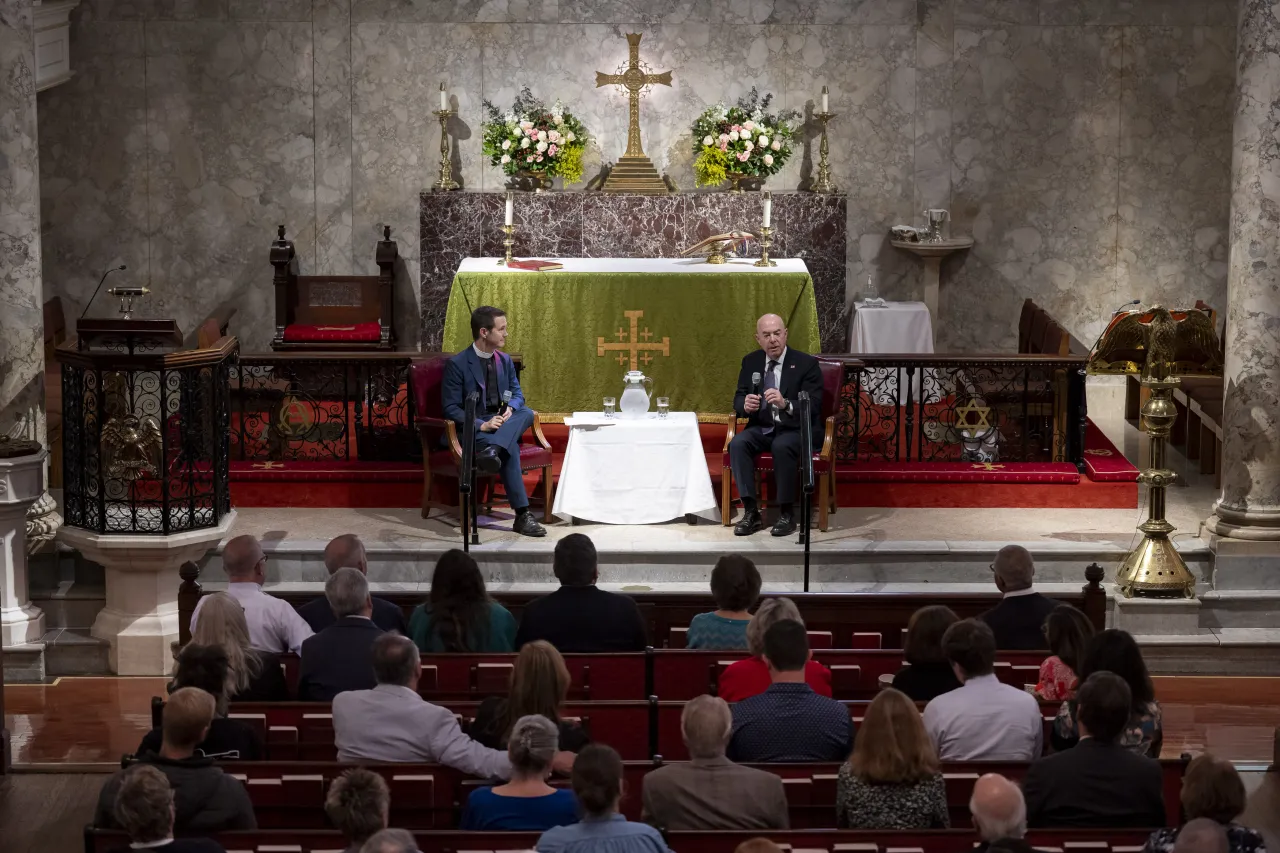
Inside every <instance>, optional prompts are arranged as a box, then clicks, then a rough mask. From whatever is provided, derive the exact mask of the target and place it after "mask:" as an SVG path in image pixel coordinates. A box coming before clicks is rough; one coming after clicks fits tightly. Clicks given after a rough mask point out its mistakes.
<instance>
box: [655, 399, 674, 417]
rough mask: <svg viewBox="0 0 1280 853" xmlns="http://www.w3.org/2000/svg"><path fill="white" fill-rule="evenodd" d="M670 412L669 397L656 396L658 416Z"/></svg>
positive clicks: (664, 415) (663, 415)
mask: <svg viewBox="0 0 1280 853" xmlns="http://www.w3.org/2000/svg"><path fill="white" fill-rule="evenodd" d="M670 412H671V398H669V397H659V398H658V417H660V418H665V417H666V416H667V415H668V414H669V413H670Z"/></svg>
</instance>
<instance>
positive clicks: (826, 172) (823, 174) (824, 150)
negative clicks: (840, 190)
mask: <svg viewBox="0 0 1280 853" xmlns="http://www.w3.org/2000/svg"><path fill="white" fill-rule="evenodd" d="M836 115H837V114H836V113H828V112H821V113H817V114H816V115H815V118H817V119H818V120H819V121H821V122H822V141H821V142H820V143H818V177H817V179H816V180H815V181H814V182H813V189H812V191H813V192H815V193H833V192H835V191H836V187H835V184H833V183H831V162H830V161H829V160H828V159H827V154H828V152H829V151H830V146H828V145H827V122H829V121H831V120H832V119H833V118H835V117H836Z"/></svg>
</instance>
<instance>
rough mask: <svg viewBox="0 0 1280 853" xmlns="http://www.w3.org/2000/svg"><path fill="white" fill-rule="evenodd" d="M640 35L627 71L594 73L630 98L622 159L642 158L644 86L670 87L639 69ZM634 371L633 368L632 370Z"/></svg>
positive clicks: (665, 75) (634, 38)
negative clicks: (623, 90) (641, 129)
mask: <svg viewBox="0 0 1280 853" xmlns="http://www.w3.org/2000/svg"><path fill="white" fill-rule="evenodd" d="M641 36H642V34H641V33H627V45H628V46H629V47H630V56H629V57H628V59H627V70H626V71H624V72H622V73H621V74H605V73H604V72H603V71H597V72H596V88H597V89H599V88H600V87H601V86H610V85H614V84H616V85H619V86H621V87H622V88H624V89H626V90H627V92H628V94H629V95H630V98H631V115H630V119H629V121H628V124H627V150H626V153H625V154H623V156H624V157H643V156H644V147H643V146H642V145H641V144H640V92H641V90H643V89H644V87H645V86H649V85H651V84H654V83H659V84H661V85H663V86H670V85H671V72H670V71H663V72H662V73H661V74H646V73H644V69H643V68H641V67H640V39H641ZM633 369H634V368H633Z"/></svg>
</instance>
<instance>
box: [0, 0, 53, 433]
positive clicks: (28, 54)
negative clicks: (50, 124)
mask: <svg viewBox="0 0 1280 853" xmlns="http://www.w3.org/2000/svg"><path fill="white" fill-rule="evenodd" d="M31 8H32V7H31V0H0V434H3V433H8V432H9V431H10V429H12V428H13V426H14V425H15V423H17V422H19V421H21V422H23V423H24V429H23V432H24V434H26V435H32V436H33V437H35V438H38V439H40V440H41V441H43V440H44V428H43V423H44V418H43V409H44V336H43V330H44V320H43V314H42V305H43V301H44V300H43V291H42V287H41V278H40V164H39V150H38V145H37V137H36V81H35V30H34V24H33V19H32V12H31Z"/></svg>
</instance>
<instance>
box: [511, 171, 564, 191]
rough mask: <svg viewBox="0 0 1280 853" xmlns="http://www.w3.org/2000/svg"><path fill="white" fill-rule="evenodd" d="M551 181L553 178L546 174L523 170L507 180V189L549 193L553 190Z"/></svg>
mask: <svg viewBox="0 0 1280 853" xmlns="http://www.w3.org/2000/svg"><path fill="white" fill-rule="evenodd" d="M551 181H552V178H551V176H550V175H548V174H546V173H545V172H532V171H526V170H524V169H521V170H520V171H518V172H516V173H515V174H514V175H512V176H510V177H509V178H507V183H506V186H505V188H506V189H509V190H517V191H521V192H535V193H541V192H548V191H549V190H550V189H551Z"/></svg>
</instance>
